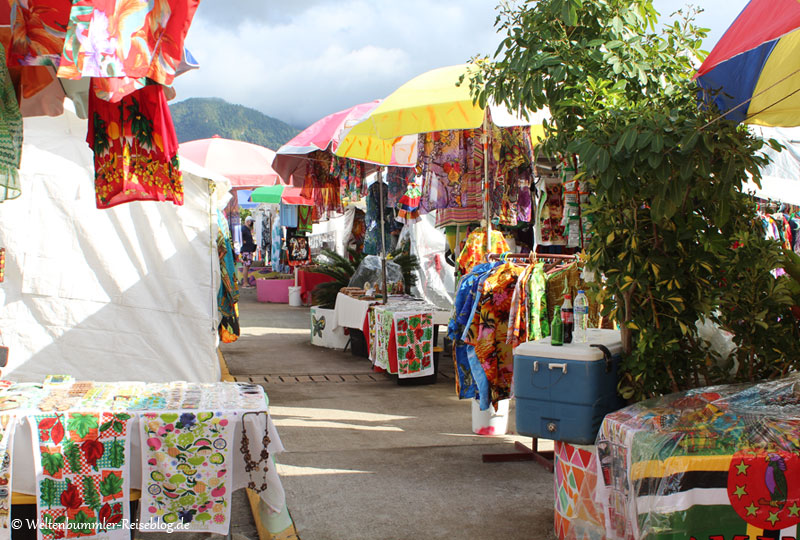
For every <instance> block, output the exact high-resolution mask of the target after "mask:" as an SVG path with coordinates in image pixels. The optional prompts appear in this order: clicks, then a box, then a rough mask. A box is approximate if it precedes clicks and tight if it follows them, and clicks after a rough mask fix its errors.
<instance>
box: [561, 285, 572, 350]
mask: <svg viewBox="0 0 800 540" xmlns="http://www.w3.org/2000/svg"><path fill="white" fill-rule="evenodd" d="M561 324H562V325H563V326H564V343H572V330H573V328H574V326H575V318H574V314H573V310H572V295H571V294H565V295H564V304H563V305H562V306H561Z"/></svg>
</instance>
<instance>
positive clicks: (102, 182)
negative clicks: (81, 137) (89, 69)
mask: <svg viewBox="0 0 800 540" xmlns="http://www.w3.org/2000/svg"><path fill="white" fill-rule="evenodd" d="M95 81H96V79H93V80H92V85H94V82H95ZM86 140H87V142H88V143H89V146H90V147H91V148H92V150H94V169H95V192H96V195H97V207H98V208H110V207H112V206H116V205H118V204H122V203H126V202H130V201H172V202H173V203H175V204H177V205H182V204H183V181H182V179H181V173H180V170H179V168H178V137H177V136H176V135H175V126H174V125H173V124H172V117H171V116H170V113H169V107H168V106H167V100H166V98H165V97H164V87H163V86H161V85H160V84H154V85H150V86H146V87H144V88H142V89H141V90H137V91H136V92H134V93H132V94H130V95H128V96H125V97H124V98H123V99H122V100H121V101H119V102H118V103H109V102H107V101H103V100H101V99H99V98H98V97H97V96H96V95H95V93H94V92H90V94H89V132H88V135H87V138H86Z"/></svg>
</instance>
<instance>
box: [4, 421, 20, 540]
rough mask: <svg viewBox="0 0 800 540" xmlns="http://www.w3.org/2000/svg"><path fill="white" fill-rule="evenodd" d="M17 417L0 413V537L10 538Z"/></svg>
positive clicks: (5, 539) (6, 539)
mask: <svg viewBox="0 0 800 540" xmlns="http://www.w3.org/2000/svg"><path fill="white" fill-rule="evenodd" d="M16 428H17V418H16V417H15V416H13V415H8V414H3V415H0V538H2V539H4V540H8V539H10V538H11V492H12V489H13V487H12V480H13V478H12V477H11V466H12V463H11V459H12V450H13V449H14V431H15V430H16Z"/></svg>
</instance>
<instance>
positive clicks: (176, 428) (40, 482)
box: [0, 380, 286, 538]
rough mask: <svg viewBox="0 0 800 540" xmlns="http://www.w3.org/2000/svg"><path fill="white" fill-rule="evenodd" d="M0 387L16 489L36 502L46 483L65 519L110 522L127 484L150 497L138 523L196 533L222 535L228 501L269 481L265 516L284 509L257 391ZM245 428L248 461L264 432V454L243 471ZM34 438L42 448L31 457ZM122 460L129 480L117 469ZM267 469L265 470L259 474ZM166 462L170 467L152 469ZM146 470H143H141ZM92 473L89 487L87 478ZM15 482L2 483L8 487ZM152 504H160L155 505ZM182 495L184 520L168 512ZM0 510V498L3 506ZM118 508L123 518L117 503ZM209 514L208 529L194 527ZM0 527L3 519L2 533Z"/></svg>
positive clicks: (273, 439)
mask: <svg viewBox="0 0 800 540" xmlns="http://www.w3.org/2000/svg"><path fill="white" fill-rule="evenodd" d="M4 386H5V388H0V415H2V421H3V423H4V425H6V426H8V428H7V429H6V430H5V435H4V437H3V440H6V437H7V436H8V435H13V443H12V444H13V451H12V452H11V456H12V458H11V470H12V475H11V478H13V489H14V492H16V493H23V494H31V495H33V494H36V495H37V498H38V499H39V500H40V503H41V499H42V490H43V487H44V488H45V490H46V495H47V497H46V501H51V502H50V505H51V506H53V507H55V505H56V503H58V506H60V507H63V508H65V509H66V510H65V513H64V516H66V519H69V520H70V521H72V520H74V519H75V518H76V515H77V513H79V512H83V515H84V518H83V519H89V520H95V521H96V520H98V519H99V518H101V517H102V518H103V519H108V520H110V521H109V522H113V521H115V520H116V519H117V517H118V516H117V514H116V513H114V512H116V510H115V508H117V506H116V503H115V502H114V501H115V499H114V497H113V496H114V493H117V492H120V489H119V487H121V486H122V482H123V481H124V483H125V485H124V493H125V498H126V499H127V490H128V489H129V488H132V489H144V490H147V491H148V493H143V499H142V500H143V501H144V502H146V503H147V504H144V502H143V504H142V505H141V507H142V508H141V510H142V514H141V516H142V521H147V520H148V519H150V518H151V517H152V516H156V515H157V516H158V519H166V521H167V522H169V521H170V520H173V519H174V520H175V521H176V522H182V523H184V524H186V523H190V524H191V523H192V522H194V523H195V525H193V527H195V526H196V525H197V524H198V523H199V524H200V525H202V526H203V527H204V528H203V529H202V530H208V531H215V532H226V531H227V528H228V526H229V522H228V519H227V516H229V508H228V507H227V506H229V505H226V504H225V503H226V501H228V500H229V497H230V493H231V492H232V491H235V490H236V489H239V488H242V487H248V484H250V482H251V481H253V482H254V483H255V485H256V487H258V488H260V487H261V486H262V484H264V483H266V486H267V489H266V490H264V491H262V492H261V493H260V496H261V499H262V501H263V502H264V504H265V505H266V506H267V508H268V509H269V510H270V511H272V512H274V513H276V514H278V513H281V512H285V504H286V501H285V493H284V490H283V486H282V485H281V481H280V478H279V477H278V474H277V468H276V465H275V461H274V457H275V456H276V455H277V454H280V453H281V452H283V450H284V448H283V445H282V443H281V440H280V437H279V436H278V433H277V431H276V429H275V425H274V424H273V422H272V418H271V417H268V416H267V415H266V414H264V412H266V411H268V401H267V398H266V395H265V394H264V392H263V389H262V388H261V387H259V386H257V385H249V384H248V385H245V384H239V383H224V382H220V383H214V384H196V383H185V382H175V383H169V384H146V383H141V382H131V383H97V382H75V381H69V380H68V381H66V382H64V383H60V384H53V385H42V384H29V383H25V384H10V385H9V384H5V385H4ZM32 423H33V424H32ZM32 425H33V426H36V433H33V432H32ZM200 427H202V428H203V430H202V433H200V431H198V429H199V428H200ZM243 428H244V429H245V430H246V433H247V438H248V440H249V449H250V456H251V461H256V462H257V461H259V459H260V458H261V457H262V441H263V440H265V437H264V436H265V434H266V435H267V436H268V437H269V444H268V446H267V450H268V452H269V458H268V460H267V461H264V462H263V463H261V464H260V466H259V470H258V471H256V472H253V473H248V472H247V470H246V467H247V460H246V459H245V457H244V455H243V453H242V452H241V451H240V446H241V444H242V434H243ZM148 430H152V431H148ZM56 431H58V433H56ZM173 432H174V438H172V439H170V438H169V437H170V436H171V433H173ZM104 434H106V435H104ZM143 434H146V435H147V436H146V437H143V436H142V435H143ZM34 435H36V437H35V439H36V440H37V441H38V442H37V444H38V445H39V446H40V448H38V449H37V450H36V452H34V447H33V441H34ZM189 439H191V440H189ZM7 440H9V441H11V440H12V439H11V437H8V439H7ZM170 441H171V442H170ZM162 445H168V446H169V445H171V446H170V447H169V448H168V447H167V446H162ZM143 448H144V452H143ZM73 449H74V455H73ZM119 449H122V452H120V451H119ZM37 457H38V459H37ZM123 460H124V461H123ZM123 462H124V468H125V469H126V473H127V477H126V475H125V474H122V473H120V470H122V469H121V467H122V466H123ZM265 463H266V464H267V470H266V472H264V471H263V470H262V469H263V465H264V464H265ZM164 464H166V468H164V467H161V468H160V469H159V467H157V465H164ZM143 465H144V466H145V467H146V468H147V471H145V472H146V473H147V474H143V467H142V466H143ZM173 469H174V470H173ZM163 471H168V472H170V473H171V476H170V477H169V478H168V477H167V476H166V474H164V473H163ZM251 474H252V477H251ZM92 475H96V476H97V478H94V477H93V476H92ZM110 476H114V478H111V479H110V478H109V477H110ZM90 477H91V478H92V480H91V486H90V481H89V480H84V479H85V478H90ZM11 478H7V481H8V482H9V484H10V482H11ZM112 480H113V482H112ZM73 482H74V483H73ZM44 484H46V485H44ZM112 484H113V485H112ZM51 488H52V489H51ZM90 488H91V489H90ZM156 491H157V493H156ZM170 493H171V494H170ZM0 494H2V490H0ZM162 495H165V496H164V497H162ZM98 497H99V498H98ZM120 497H121V495H120ZM190 498H191V499H192V500H189V499H190ZM156 499H159V500H162V504H158V503H156V502H153V501H155V500H156ZM178 499H180V500H179V501H178V503H176V504H178V505H179V506H181V510H183V514H180V513H179V511H178V510H177V506H176V508H175V509H171V506H175V504H173V505H171V506H168V501H169V500H178ZM95 501H96V502H95ZM151 502H153V503H152V504H150V503H151ZM105 503H110V504H105ZM179 503H180V504H179ZM162 505H163V507H162ZM2 506H3V504H2V500H0V509H2ZM105 506H108V507H109V508H108V509H106V508H105ZM41 508H42V507H41V504H40V509H41ZM45 510H46V508H45ZM106 510H108V511H107V512H106ZM117 510H119V512H120V513H119V517H120V518H121V517H122V513H121V512H122V505H119V508H117ZM151 510H152V512H151ZM160 510H163V511H160ZM172 510H175V511H174V512H173V511H172ZM150 514H152V516H151V515H150ZM172 514H174V516H172ZM48 515H51V516H52V518H53V519H54V520H55V519H58V518H59V516H60V515H61V514H58V515H56V514H53V513H52V512H50V511H48ZM206 516H207V517H208V519H207V520H206V523H203V522H202V521H200V522H197V521H195V518H197V517H200V519H201V520H203V519H205V518H206ZM2 517H3V514H2V512H0V518H2ZM77 517H80V516H77ZM132 517H133V518H136V516H132ZM4 524H5V523H4V520H2V519H0V529H2V526H3V525H4ZM195 530H200V529H197V528H195ZM2 535H3V531H2V530H0V537H1V536H2ZM42 537H43V538H50V536H47V535H44V536H42Z"/></svg>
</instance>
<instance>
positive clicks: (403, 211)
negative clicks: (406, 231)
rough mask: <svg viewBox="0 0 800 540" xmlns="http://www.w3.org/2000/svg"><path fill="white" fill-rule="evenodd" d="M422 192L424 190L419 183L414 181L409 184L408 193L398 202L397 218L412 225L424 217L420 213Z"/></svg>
mask: <svg viewBox="0 0 800 540" xmlns="http://www.w3.org/2000/svg"><path fill="white" fill-rule="evenodd" d="M421 194H422V192H421V191H420V189H419V186H418V185H417V184H415V183H414V182H411V183H410V184H408V188H407V189H406V193H405V195H403V197H402V198H401V199H400V202H399V204H398V211H397V217H396V218H395V219H397V221H399V222H400V223H404V224H406V225H410V224H412V223H416V222H418V221H419V220H420V219H422V218H420V215H419V199H420V195H421Z"/></svg>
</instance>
